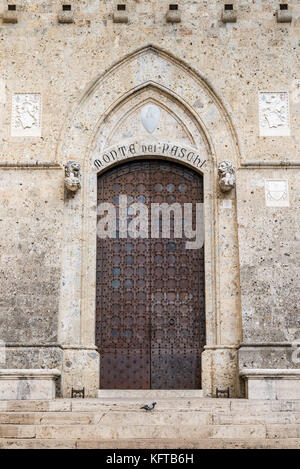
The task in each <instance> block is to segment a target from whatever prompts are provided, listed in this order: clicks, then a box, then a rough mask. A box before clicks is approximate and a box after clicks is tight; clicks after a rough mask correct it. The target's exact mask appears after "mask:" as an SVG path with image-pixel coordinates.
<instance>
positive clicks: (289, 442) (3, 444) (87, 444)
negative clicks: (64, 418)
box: [0, 438, 300, 449]
mask: <svg viewBox="0 0 300 469" xmlns="http://www.w3.org/2000/svg"><path fill="white" fill-rule="evenodd" d="M0 449H300V439H299V438H291V439H276V440H266V439H256V438H253V439H242V438H240V439H234V440H230V439H217V438H215V439H198V440H181V439H176V440H171V439H146V440H145V439H132V440H118V441H117V440H101V441H99V440H93V439H91V440H53V439H51V440H46V439H43V440H40V439H26V440H24V439H21V440H20V439H1V438H0Z"/></svg>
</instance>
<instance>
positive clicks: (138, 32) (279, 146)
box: [0, 0, 300, 411]
mask: <svg viewBox="0 0 300 469" xmlns="http://www.w3.org/2000/svg"><path fill="white" fill-rule="evenodd" d="M61 8H62V5H61V4H60V3H59V2H53V1H51V0H36V1H35V2H27V1H26V2H24V5H23V4H22V8H20V10H19V9H17V12H10V13H8V12H7V4H6V3H5V2H4V1H0V14H1V16H2V18H3V24H2V25H1V31H0V37H1V69H2V72H1V73H2V75H1V73H0V75H1V76H0V122H1V125H0V143H1V146H0V147H1V150H0V154H1V155H0V156H1V157H0V160H1V161H0V173H1V174H0V176H1V177H0V180H1V183H0V202H1V203H0V244H1V254H0V256H1V258H0V264H1V267H0V291H1V300H0V340H1V344H2V342H4V344H5V359H2V358H1V357H0V367H1V368H6V369H10V368H35V369H39V368H59V369H60V370H61V371H62V382H61V383H59V384H58V386H57V393H58V394H59V395H63V396H65V397H70V395H71V389H72V387H76V388H78V387H85V391H86V395H87V396H88V397H96V396H97V391H98V388H99V355H98V352H97V350H96V348H95V282H96V274H95V260H96V242H95V241H96V192H97V191H96V184H97V175H98V174H99V175H101V172H102V171H106V170H108V169H109V168H110V167H113V165H114V164H116V163H117V162H118V163H119V162H122V161H129V160H130V159H134V158H148V157H151V156H154V157H156V158H161V159H169V160H171V161H175V162H177V163H178V162H179V163H181V164H184V165H187V166H189V167H191V168H193V169H194V170H195V171H199V172H201V173H203V175H204V187H205V243H206V244H205V285H206V287H205V288H206V290H205V297H206V342H207V343H206V349H205V352H204V354H203V357H202V368H203V373H202V388H203V393H204V395H205V396H216V393H217V389H219V390H227V389H229V394H230V397H235V396H243V395H245V393H244V388H243V384H242V383H240V381H239V368H244V367H246V368H261V369H262V368H274V369H281V368H283V369H295V368H297V369H298V368H299V367H300V364H299V361H297V357H296V360H295V354H294V351H295V350H294V348H293V347H294V346H293V345H292V344H293V343H294V342H295V341H297V340H299V339H300V319H299V317H300V315H299V287H298V284H299V240H300V235H299V228H298V227H297V221H298V220H299V219H300V213H299V170H300V164H299V161H300V157H299V148H300V145H299V144H300V107H299V96H300V95H299V89H300V88H299V80H298V79H297V78H296V77H299V60H298V43H299V32H300V6H299V4H296V3H295V4H294V5H293V9H292V10H291V9H289V10H288V12H284V11H278V12H277V8H278V6H276V8H275V9H274V1H273V0H265V1H264V2H261V1H260V2H255V3H253V2H250V1H244V2H243V3H242V4H241V5H239V6H238V7H237V5H235V4H234V10H232V11H227V12H226V11H224V2H223V1H221V0H214V1H210V2H206V3H205V4H202V3H201V2H196V3H195V2H193V1H192V0H187V1H186V2H185V5H184V9H181V10H180V13H181V20H182V21H181V22H180V23H174V24H173V23H168V22H166V12H167V11H168V8H169V3H167V2H162V3H160V4H159V5H158V3H157V2H156V1H155V0H150V1H147V2H135V1H133V0H129V2H126V12H128V19H129V21H128V23H127V24H117V23H114V13H116V10H115V8H116V5H115V4H114V3H113V2H112V1H111V0H109V1H107V2H104V3H103V2H101V5H100V3H99V2H98V0H90V1H89V2H84V1H81V0H75V1H74V2H72V11H71V12H68V11H65V12H62V11H61ZM4 12H5V14H4V15H3V13H4ZM73 12H74V14H73ZM275 13H276V14H275ZM173 15H174V13H173ZM176 15H177V17H178V14H177V13H176V14H175V16H176ZM276 17H277V20H279V21H280V19H282V20H284V21H285V20H286V21H287V20H288V21H290V20H291V19H292V22H289V23H277V20H276ZM59 18H60V20H59ZM16 19H17V20H18V23H17V24H13V23H11V24H9V23H7V21H16ZM173 19H174V18H173ZM236 20H237V21H236ZM59 21H62V22H63V23H65V24H62V23H59ZM233 21H236V22H233ZM24 47H25V51H24ZM147 106H156V107H157V109H159V119H158V121H157V122H155V123H156V126H155V125H153V126H151V125H150V126H149V122H148V125H146V126H145V125H143V122H142V119H141V112H142V110H143V109H144V108H145V107H147ZM149 129H150V130H152V132H150V131H149ZM132 145H133V146H132ZM164 145H167V146H168V150H166V147H164ZM154 146H155V150H154ZM118 147H120V148H121V150H120V151H119V153H117V156H115V154H114V153H113V151H115V149H116V148H117V149H118ZM143 148H144V149H143ZM163 148H165V151H163ZM122 149H123V150H122ZM133 150H134V151H133ZM182 150H186V152H185V153H181V152H182ZM122 152H124V154H123V153H122ZM104 155H106V157H105V159H106V161H105V160H104ZM181 155H184V157H181ZM115 158H116V159H115ZM68 161H76V162H78V164H80V165H81V168H82V180H81V182H80V184H81V188H80V190H78V191H77V192H76V191H74V193H70V191H67V190H65V189H64V171H63V168H64V165H65V164H66V163H67V162H68ZM96 161H99V163H98V166H97V165H95V162H96ZM222 161H231V162H232V164H233V165H234V167H235V170H236V174H235V179H236V188H232V190H231V191H228V192H222V190H221V188H220V187H219V185H218V169H217V168H218V165H219V164H220V163H221V162H222ZM266 181H285V187H286V188H288V195H287V197H286V198H285V199H284V200H280V201H277V202H274V201H275V199H276V196H277V195H276V194H275V195H274V194H273V195H274V197H273V202H272V200H271V201H270V198H269V199H268V197H267V198H266V192H265V188H266V187H267V186H268V185H267V186H266ZM73 183H74V181H73V182H72V181H69V187H75V188H76V187H78V184H75V185H73ZM77 183H78V181H77ZM275 192H276V191H275ZM266 200H267V203H266ZM275 205H276V206H275ZM279 205H280V206H279ZM242 341H243V342H242ZM241 343H242V345H241ZM240 345H241V346H240ZM1 355H2V354H1ZM100 359H101V357H100ZM282 386H289V384H288V383H284V384H283V385H282ZM266 397H272V395H271V394H270V395H268V396H267V395H266ZM175 401H176V400H175ZM6 405H8V404H6V403H1V402H0V410H1V409H3V408H4V407H5V406H6ZM51 405H52V404H51ZM55 405H58V407H59V406H61V409H63V408H64V406H67V407H68V406H70V404H68V403H67V404H66V403H61V404H53V406H54V407H55ZM72 405H73V404H72ZM77 405H79V404H74V408H75V407H76V406H77ZM132 405H133V404H132ZM201 405H203V406H204V408H208V407H209V406H208V404H206V403H205V404H201ZM201 405H200V407H201ZM226 405H227V404H226ZM232 405H233V406H236V407H237V408H238V405H239V404H236V403H235V402H233V404H232ZM264 405H265V404H262V403H258V406H261V407H262V408H263V407H264ZM280 405H281V404H280ZM9 406H11V408H13V407H14V408H15V409H16V411H18V406H17V405H16V404H9ZM34 406H35V405H34V404H33V406H32V409H33V408H34ZM49 406H50V404H49ZM85 406H86V408H89V407H90V408H93V406H94V404H92V403H87V404H85ZM293 406H294V408H296V407H297V405H296V404H295V405H294V404H293ZM46 407H47V406H46V405H45V404H44V403H41V404H36V407H35V408H36V409H39V408H40V409H41V410H43V409H44V408H45V409H46ZM54 407H53V409H54ZM103 407H106V404H103ZM186 407H188V406H187V405H186ZM49 408H50V407H49ZM191 408H194V409H196V408H197V404H195V402H192V403H191ZM5 411H6V409H5ZM36 411H38V410H36Z"/></svg>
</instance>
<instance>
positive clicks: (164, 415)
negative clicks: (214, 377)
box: [0, 408, 300, 426]
mask: <svg viewBox="0 0 300 469" xmlns="http://www.w3.org/2000/svg"><path fill="white" fill-rule="evenodd" d="M100 422H101V424H102V423H103V424H104V425H107V424H108V425H111V426H113V425H122V424H124V422H128V424H129V425H165V424H166V425H181V424H189V425H191V424H206V425H210V424H213V425H264V424H280V425H282V424H300V413H299V412H296V413H295V412H268V413H259V412H255V411H252V412H251V413H248V414H240V413H236V412H235V413H233V412H211V411H207V412H203V411H198V410H196V411H195V410H194V409H192V410H191V409H187V410H179V411H178V410H168V409H167V410H159V409H156V410H154V411H152V412H151V413H146V412H144V411H141V410H137V409H133V410H129V409H126V410H122V409H116V408H110V409H107V410H101V411H98V410H94V411H90V412H0V425H3V424H6V425H95V424H99V423H100Z"/></svg>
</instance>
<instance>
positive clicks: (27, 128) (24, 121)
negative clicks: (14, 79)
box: [11, 93, 41, 137]
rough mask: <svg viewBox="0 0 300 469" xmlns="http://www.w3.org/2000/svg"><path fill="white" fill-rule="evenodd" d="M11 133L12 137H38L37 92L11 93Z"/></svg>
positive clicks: (38, 104) (38, 97) (38, 107)
mask: <svg viewBox="0 0 300 469" xmlns="http://www.w3.org/2000/svg"><path fill="white" fill-rule="evenodd" d="M11 135H12V136H13V137H40V135H41V95H40V94H39V93H31V94H30V93H17V94H14V95H13V102H12V122H11Z"/></svg>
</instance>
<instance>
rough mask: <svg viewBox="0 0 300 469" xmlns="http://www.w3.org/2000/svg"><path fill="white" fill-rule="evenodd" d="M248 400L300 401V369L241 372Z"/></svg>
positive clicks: (243, 370)
mask: <svg viewBox="0 0 300 469" xmlns="http://www.w3.org/2000/svg"><path fill="white" fill-rule="evenodd" d="M240 376H241V377H242V378H243V379H244V380H245V390H246V397H247V398H248V399H300V369H299V370H296V369H294V370H288V369H277V370H276V369H252V370H251V369H247V368H244V369H242V370H241V371H240Z"/></svg>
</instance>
